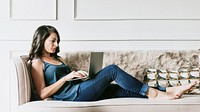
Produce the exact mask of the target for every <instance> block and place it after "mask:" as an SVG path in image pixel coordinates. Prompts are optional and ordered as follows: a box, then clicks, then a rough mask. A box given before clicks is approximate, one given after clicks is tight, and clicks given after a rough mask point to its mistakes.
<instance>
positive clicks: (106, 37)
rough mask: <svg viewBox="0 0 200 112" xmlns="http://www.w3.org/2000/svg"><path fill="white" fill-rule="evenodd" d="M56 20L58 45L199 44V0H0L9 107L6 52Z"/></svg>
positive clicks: (4, 103)
mask: <svg viewBox="0 0 200 112" xmlns="http://www.w3.org/2000/svg"><path fill="white" fill-rule="evenodd" d="M42 24H50V25H53V26H55V27H56V28H57V29H58V30H59V32H60V35H61V39H62V42H61V50H155V49H156V50H161V49H162V50H163V49H166V50H172V49H175V50H179V49H199V44H200V38H199V37H200V31H199V30H200V1H199V0H162V1H161V0H1V1H0V51H2V53H1V54H3V55H1V56H0V62H1V64H0V69H1V74H0V77H1V78H0V79H1V81H0V89H1V92H0V96H1V100H0V103H1V108H2V109H3V110H4V111H5V112H7V111H9V56H10V55H9V52H10V51H11V50H29V49H30V43H31V39H32V35H33V33H34V31H35V29H36V28H37V27H38V26H40V25H42Z"/></svg>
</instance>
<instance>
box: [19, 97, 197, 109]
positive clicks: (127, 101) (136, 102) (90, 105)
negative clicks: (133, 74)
mask: <svg viewBox="0 0 200 112" xmlns="http://www.w3.org/2000/svg"><path fill="white" fill-rule="evenodd" d="M199 105H200V97H199V96H196V95H183V97H182V98H181V99H177V100H148V99H146V98H114V99H106V100H100V101H93V102H71V101H34V102H29V103H26V104H23V105H21V106H20V108H19V111H20V112H131V111H133V110H136V111H137V112H160V111H162V112H194V110H199Z"/></svg>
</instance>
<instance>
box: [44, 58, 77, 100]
mask: <svg viewBox="0 0 200 112" xmlns="http://www.w3.org/2000/svg"><path fill="white" fill-rule="evenodd" d="M43 63H44V77H45V83H46V86H49V85H51V84H53V83H55V82H56V81H58V80H59V79H61V78H62V77H64V76H65V75H67V74H69V73H70V72H71V69H70V68H69V67H68V66H67V65H65V64H64V63H62V64H61V65H54V64H50V63H48V62H45V61H43ZM78 88H79V84H78V83H77V84H76V83H74V82H73V81H68V82H66V83H65V84H64V85H63V86H62V87H61V88H60V89H59V90H58V91H57V92H56V93H55V94H53V95H52V96H51V97H52V98H53V99H54V100H63V101H73V100H74V99H75V98H76V96H77V94H78V93H77V92H78Z"/></svg>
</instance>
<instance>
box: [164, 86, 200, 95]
mask: <svg viewBox="0 0 200 112" xmlns="http://www.w3.org/2000/svg"><path fill="white" fill-rule="evenodd" d="M196 84H197V82H192V83H190V84H187V85H182V86H174V87H167V88H166V92H167V93H171V94H173V95H174V96H178V97H179V98H180V97H181V96H182V95H183V94H184V93H185V92H187V91H188V90H190V89H191V88H192V87H193V86H195V85H196Z"/></svg>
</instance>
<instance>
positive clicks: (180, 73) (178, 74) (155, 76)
mask: <svg viewBox="0 0 200 112" xmlns="http://www.w3.org/2000/svg"><path fill="white" fill-rule="evenodd" d="M199 72H200V70H199V67H194V66H193V67H181V68H179V69H178V70H169V69H166V70H161V69H150V68H147V69H145V77H144V82H145V83H146V84H148V85H149V86H151V87H160V86H162V87H172V86H180V85H185V84H189V83H191V82H194V81H196V82H197V84H196V85H195V86H194V87H193V88H192V89H191V90H189V91H188V92H187V93H186V94H200V88H199V87H200V85H199V84H200V83H199V81H200V73H199Z"/></svg>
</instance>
